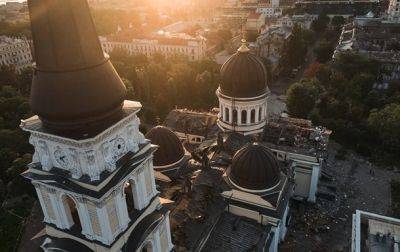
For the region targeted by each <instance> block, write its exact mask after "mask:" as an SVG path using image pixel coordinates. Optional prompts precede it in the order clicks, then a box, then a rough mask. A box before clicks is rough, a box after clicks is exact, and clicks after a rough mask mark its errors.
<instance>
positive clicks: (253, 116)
mask: <svg viewBox="0 0 400 252" xmlns="http://www.w3.org/2000/svg"><path fill="white" fill-rule="evenodd" d="M250 122H251V123H255V122H256V110H255V109H252V110H251V112H250Z"/></svg>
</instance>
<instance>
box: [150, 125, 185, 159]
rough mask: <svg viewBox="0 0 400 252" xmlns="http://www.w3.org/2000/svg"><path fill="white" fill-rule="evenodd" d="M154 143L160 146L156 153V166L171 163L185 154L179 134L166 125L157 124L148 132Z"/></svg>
mask: <svg viewBox="0 0 400 252" xmlns="http://www.w3.org/2000/svg"><path fill="white" fill-rule="evenodd" d="M146 138H147V139H149V140H150V141H151V143H152V144H156V145H158V146H159V148H158V149H157V151H156V152H155V153H154V160H153V162H154V166H166V165H171V164H174V163H176V162H178V161H179V160H181V159H182V157H183V155H184V154H185V150H184V149H183V146H182V143H181V141H180V140H179V138H178V136H177V135H176V134H175V133H174V132H172V131H171V130H170V129H168V128H166V127H164V126H156V127H154V128H152V129H151V130H150V131H149V132H147V134H146Z"/></svg>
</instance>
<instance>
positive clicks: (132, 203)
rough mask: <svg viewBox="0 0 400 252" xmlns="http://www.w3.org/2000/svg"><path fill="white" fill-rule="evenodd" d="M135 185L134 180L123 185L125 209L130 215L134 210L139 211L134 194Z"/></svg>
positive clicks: (135, 194)
mask: <svg viewBox="0 0 400 252" xmlns="http://www.w3.org/2000/svg"><path fill="white" fill-rule="evenodd" d="M136 190H137V188H136V184H135V181H134V180H132V179H131V180H129V181H128V182H126V183H125V185H124V194H125V200H126V207H127V208H128V213H129V214H130V213H132V212H134V211H135V209H139V206H138V204H137V202H136V201H137V198H136V196H137V193H136Z"/></svg>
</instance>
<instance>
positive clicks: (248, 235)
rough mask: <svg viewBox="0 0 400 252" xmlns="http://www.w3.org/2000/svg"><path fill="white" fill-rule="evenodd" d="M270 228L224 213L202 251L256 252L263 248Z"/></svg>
mask: <svg viewBox="0 0 400 252" xmlns="http://www.w3.org/2000/svg"><path fill="white" fill-rule="evenodd" d="M270 230H271V226H270V225H268V226H262V225H260V224H258V223H257V222H256V221H254V220H251V219H248V218H246V217H240V216H236V215H233V214H231V213H228V212H224V213H223V214H222V215H221V217H220V218H219V220H218V222H217V224H216V225H215V228H214V229H213V231H212V232H211V234H210V238H209V239H208V240H207V243H206V244H205V246H204V247H203V250H204V251H257V250H258V249H257V248H262V247H264V246H265V242H266V241H267V239H268V238H269V233H270Z"/></svg>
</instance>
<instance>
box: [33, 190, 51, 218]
mask: <svg viewBox="0 0 400 252" xmlns="http://www.w3.org/2000/svg"><path fill="white" fill-rule="evenodd" d="M35 190H36V193H37V196H38V199H39V203H40V206H41V207H42V211H43V215H44V222H48V223H51V222H52V221H51V220H50V218H49V214H48V213H47V207H46V205H45V203H44V200H43V196H42V192H41V191H40V188H38V187H37V186H35Z"/></svg>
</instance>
